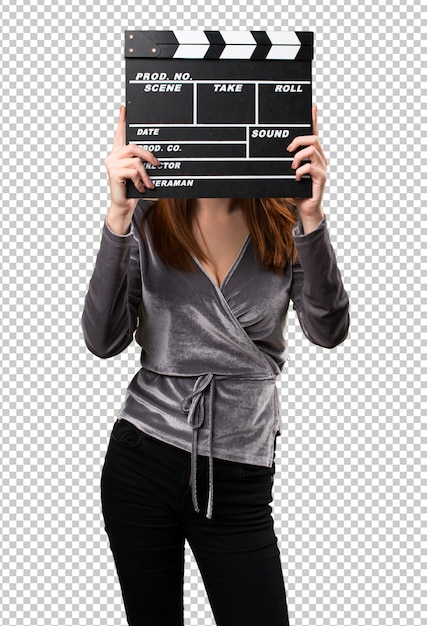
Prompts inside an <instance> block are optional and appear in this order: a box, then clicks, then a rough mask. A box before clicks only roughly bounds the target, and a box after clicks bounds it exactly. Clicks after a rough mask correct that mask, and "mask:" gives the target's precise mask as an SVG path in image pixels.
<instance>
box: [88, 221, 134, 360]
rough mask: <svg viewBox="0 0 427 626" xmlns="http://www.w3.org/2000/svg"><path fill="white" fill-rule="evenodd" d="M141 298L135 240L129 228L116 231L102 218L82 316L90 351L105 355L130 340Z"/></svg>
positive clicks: (108, 355)
mask: <svg viewBox="0 0 427 626" xmlns="http://www.w3.org/2000/svg"><path fill="white" fill-rule="evenodd" d="M141 298H142V294H141V276H140V268H139V249H138V242H137V241H136V240H135V238H134V236H133V233H132V231H131V232H130V233H129V234H128V235H124V236H121V235H116V234H115V233H113V232H112V231H111V230H110V228H109V227H108V224H107V222H105V223H104V227H103V231H102V238H101V245H100V249H99V252H98V255H97V258H96V263H95V268H94V271H93V274H92V278H91V280H90V283H89V288H88V291H87V294H86V298H85V303H84V309H83V314H82V320H81V321H82V329H83V336H84V339H85V342H86V346H87V347H88V349H89V350H90V351H91V352H92V353H93V354H95V355H96V356H99V357H100V358H104V359H106V358H108V357H111V356H114V355H116V354H119V353H120V352H122V351H123V350H124V349H125V348H126V347H127V346H128V345H129V344H130V342H131V341H132V338H133V333H134V331H135V329H136V325H137V317H138V308H139V303H140V302H141Z"/></svg>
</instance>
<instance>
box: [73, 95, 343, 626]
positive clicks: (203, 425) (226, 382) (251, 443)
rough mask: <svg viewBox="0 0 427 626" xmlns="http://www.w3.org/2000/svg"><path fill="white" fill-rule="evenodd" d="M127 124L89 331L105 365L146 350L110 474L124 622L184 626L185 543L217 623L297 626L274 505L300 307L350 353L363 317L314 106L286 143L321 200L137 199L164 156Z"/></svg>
mask: <svg viewBox="0 0 427 626" xmlns="http://www.w3.org/2000/svg"><path fill="white" fill-rule="evenodd" d="M125 116H126V111H125V109H124V107H122V108H121V110H120V118H119V123H118V127H117V131H116V135H115V139H114V146H113V150H112V152H111V154H110V155H109V156H108V157H107V159H106V161H105V164H106V167H107V171H108V176H109V181H110V192H111V205H110V208H109V210H108V214H107V217H106V221H105V224H104V229H103V234H102V240H101V246H100V250H99V253H98V256H97V260H96V265H95V269H94V272H93V276H92V278H91V281H90V285H89V289H88V293H87V295H86V300H85V307H84V312H83V317H82V325H83V331H84V337H85V341H86V344H87V347H88V348H89V350H90V351H91V352H93V353H94V354H96V355H97V356H99V357H101V358H108V357H110V356H114V355H116V354H118V353H119V352H121V351H122V350H124V349H125V348H126V347H127V346H128V345H129V344H130V342H131V341H132V338H133V334H134V331H135V330H136V340H137V342H138V343H139V344H140V345H141V347H142V354H141V365H142V368H141V369H140V370H139V372H138V373H137V374H136V375H135V377H134V379H133V380H132V382H131V383H130V385H129V387H128V391H127V394H126V400H125V402H124V404H123V407H122V409H121V411H120V414H119V415H118V419H117V421H116V422H115V424H114V427H113V430H112V433H111V438H110V443H109V446H108V450H107V453H106V456H105V462H104V466H103V471H102V478H101V497H102V508H103V515H104V521H105V530H106V532H107V534H108V537H109V540H110V546H111V550H112V553H113V555H114V559H115V564H116V567H117V573H118V576H119V579H120V584H121V589H122V593H123V599H124V605H125V609H126V614H127V618H128V623H129V625H130V626H182V624H183V567H184V565H183V557H184V541H185V539H187V540H188V543H189V545H190V546H191V549H192V551H193V553H194V555H195V558H196V560H197V563H198V565H199V568H200V571H201V574H202V576H203V580H204V583H205V586H206V590H207V593H208V596H209V600H210V603H211V606H212V610H213V613H214V616H215V619H216V623H217V624H218V626H286V625H287V624H288V612H287V604H286V595H285V588H284V583H283V576H282V571H281V564H280V556H279V551H278V548H277V540H276V536H275V534H274V530H273V522H272V518H271V507H270V504H271V500H272V482H273V475H274V450H275V440H276V436H277V434H278V432H279V430H280V415H279V406H278V397H277V390H276V385H275V380H276V378H277V376H278V375H279V374H280V372H281V370H282V367H283V365H284V362H285V361H286V359H287V354H286V345H285V341H284V337H283V329H284V324H285V320H286V315H287V310H288V306H289V303H290V300H292V301H293V303H294V307H295V309H296V311H297V313H298V317H299V320H300V324H301V327H302V330H303V331H304V333H305V334H306V336H307V337H308V338H309V339H310V341H312V342H313V343H316V344H319V345H321V346H324V347H327V348H332V347H334V346H336V345H337V344H339V343H340V342H342V341H343V340H344V339H345V337H346V335H347V330H348V324H349V315H348V298H347V295H346V293H345V291H344V288H343V285H342V282H341V277H340V273H339V270H338V268H337V265H336V259H335V255H334V252H333V250H332V247H331V244H330V241H329V236H328V230H327V226H326V223H325V217H324V214H323V211H322V196H323V190H324V186H325V182H326V167H327V162H326V158H325V155H324V153H323V150H322V147H321V145H320V143H319V139H318V136H317V110H316V107H314V108H313V129H314V135H312V136H305V137H297V138H296V139H294V140H293V141H292V143H291V144H290V145H289V146H288V150H289V152H295V151H296V150H297V149H298V148H300V147H302V146H305V147H304V148H303V149H302V150H300V151H299V152H297V153H296V155H295V158H294V162H293V168H294V169H295V172H296V179H297V180H300V179H301V176H303V175H304V174H310V175H311V177H312V181H313V195H312V197H311V198H304V199H302V198H296V199H293V200H289V199H283V200H278V199H245V200H241V199H239V200H234V199H231V198H199V199H196V200H167V199H162V200H159V201H157V202H155V201H148V200H139V201H138V200H136V199H127V198H126V180H127V179H131V180H132V181H133V182H134V184H135V186H136V187H137V188H138V189H139V190H140V191H144V190H145V187H147V188H151V189H152V188H154V185H153V184H152V182H151V181H150V178H149V176H148V174H147V172H146V170H145V168H144V165H143V161H146V162H149V163H152V164H153V165H154V166H156V165H158V161H157V159H156V157H155V156H154V155H153V154H152V153H150V152H147V151H146V150H144V149H142V148H141V147H139V146H137V145H134V144H133V145H127V146H125ZM135 157H136V158H135ZM302 160H308V162H307V163H305V164H303V165H301V162H302Z"/></svg>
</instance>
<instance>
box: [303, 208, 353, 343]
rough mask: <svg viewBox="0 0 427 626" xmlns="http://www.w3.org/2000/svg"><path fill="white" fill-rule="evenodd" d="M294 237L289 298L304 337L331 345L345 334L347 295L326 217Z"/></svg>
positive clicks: (347, 322) (347, 320)
mask: <svg viewBox="0 0 427 626" xmlns="http://www.w3.org/2000/svg"><path fill="white" fill-rule="evenodd" d="M293 237H294V241H295V245H296V247H297V252H298V262H297V263H296V264H295V265H294V266H293V279H292V290H291V299H292V301H293V303H294V309H295V310H296V312H297V315H298V319H299V322H300V325H301V328H302V330H303V332H304V334H305V336H306V337H307V338H308V339H309V340H310V341H311V342H312V343H314V344H316V345H319V346H323V347H324V348H334V347H335V346H337V345H338V344H340V343H341V342H342V341H344V339H345V338H346V336H347V333H348V329H349V324H350V317H349V298H348V296H347V293H346V292H345V289H344V286H343V283H342V280H341V274H340V271H339V269H338V267H337V262H336V257H335V253H334V250H333V248H332V245H331V242H330V239H329V231H328V228H327V225H326V220H325V219H323V220H322V221H321V222H320V224H319V226H318V227H317V228H316V229H315V230H314V231H312V232H310V233H308V234H306V235H303V234H301V226H300V224H297V226H296V227H295V229H294V232H293Z"/></svg>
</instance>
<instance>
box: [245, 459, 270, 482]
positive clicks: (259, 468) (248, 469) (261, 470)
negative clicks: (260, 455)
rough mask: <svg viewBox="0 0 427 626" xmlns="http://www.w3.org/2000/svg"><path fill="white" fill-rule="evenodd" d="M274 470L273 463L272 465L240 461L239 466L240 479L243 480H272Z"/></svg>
mask: <svg viewBox="0 0 427 626" xmlns="http://www.w3.org/2000/svg"><path fill="white" fill-rule="evenodd" d="M274 471H275V467H274V463H273V466H272V467H265V466H264V465H249V464H246V463H242V464H241V466H240V479H241V480H243V481H266V482H273V478H274Z"/></svg>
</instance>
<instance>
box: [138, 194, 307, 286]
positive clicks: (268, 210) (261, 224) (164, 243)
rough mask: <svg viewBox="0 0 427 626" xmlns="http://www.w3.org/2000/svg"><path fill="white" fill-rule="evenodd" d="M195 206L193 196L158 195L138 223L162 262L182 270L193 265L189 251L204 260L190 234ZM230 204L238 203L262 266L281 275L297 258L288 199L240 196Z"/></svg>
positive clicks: (292, 212)
mask: <svg viewBox="0 0 427 626" xmlns="http://www.w3.org/2000/svg"><path fill="white" fill-rule="evenodd" d="M194 206H195V200H193V199H186V198H173V199H171V198H160V199H159V200H157V201H156V202H155V203H154V204H153V205H152V206H151V207H150V209H149V210H148V211H147V212H146V213H145V214H144V218H143V222H142V224H141V225H140V231H141V235H142V236H143V237H144V226H145V222H147V223H148V226H149V229H150V234H151V238H152V240H153V245H154V249H155V250H156V252H157V254H158V255H159V257H160V258H161V259H162V261H164V262H165V263H167V264H168V265H171V266H173V267H175V268H177V269H179V270H183V271H191V270H192V269H194V268H195V263H194V261H193V259H192V257H191V254H193V255H194V256H196V257H197V258H198V259H199V260H200V261H202V262H203V261H207V258H206V255H205V254H204V253H203V251H202V250H201V249H200V246H199V245H198V244H197V242H196V239H195V237H194V235H193V230H192V222H193V211H194ZM232 206H233V207H235V206H239V207H240V209H241V211H242V213H243V215H244V218H245V220H246V224H247V226H248V230H249V233H250V236H251V240H252V245H253V246H254V250H255V253H256V256H257V258H258V261H259V263H260V265H261V267H263V268H264V269H267V270H272V271H273V272H275V273H277V274H280V273H282V272H283V271H284V269H285V266H286V264H287V263H288V262H294V261H295V260H296V249H295V245H294V242H293V238H292V229H293V227H294V226H295V224H296V221H297V214H296V207H295V204H294V203H293V202H292V200H291V199H289V198H244V199H242V198H239V199H234V200H233V205H232Z"/></svg>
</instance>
